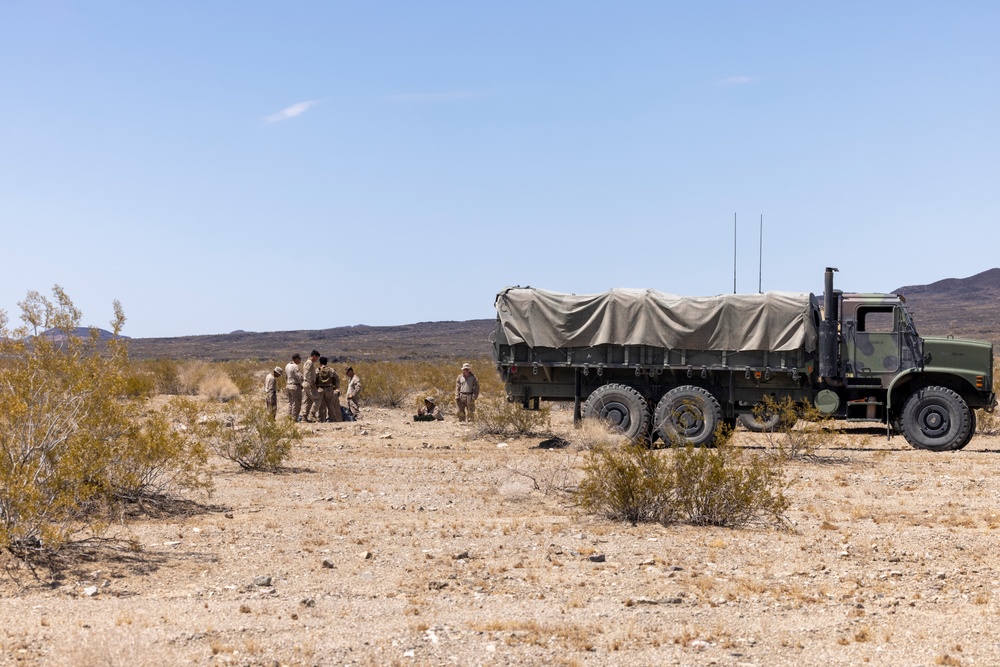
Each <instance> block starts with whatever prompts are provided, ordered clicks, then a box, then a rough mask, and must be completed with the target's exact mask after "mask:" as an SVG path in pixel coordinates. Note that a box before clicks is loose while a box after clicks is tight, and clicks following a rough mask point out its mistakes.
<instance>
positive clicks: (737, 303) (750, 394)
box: [492, 268, 996, 451]
mask: <svg viewBox="0 0 1000 667" xmlns="http://www.w3.org/2000/svg"><path fill="white" fill-rule="evenodd" d="M835 271H837V269H835V268H827V270H826V274H825V282H824V295H823V299H822V304H821V302H820V300H819V299H817V298H816V297H815V296H814V295H813V294H808V295H806V294H802V295H789V294H787V293H773V292H768V293H765V294H760V295H725V296H720V297H699V298H693V297H674V296H672V295H665V294H662V293H659V292H654V291H652V290H646V291H645V292H644V293H642V294H630V293H627V292H629V291H624V290H617V291H616V290H612V291H611V292H608V293H605V294H603V295H585V296H583V297H577V296H575V295H564V294H559V293H554V292H544V291H540V290H534V289H533V288H520V287H512V288H507V289H505V290H503V291H502V292H500V293H499V294H498V295H497V298H496V301H495V306H496V310H497V320H496V330H495V332H494V334H493V336H492V343H493V356H494V361H495V364H496V369H497V371H498V373H499V374H500V376H501V378H502V379H503V381H504V383H505V388H506V392H507V397H508V400H511V401H516V402H520V403H521V404H522V406H523V407H525V408H528V409H538V407H539V402H540V401H573V402H574V418H575V419H576V420H579V419H599V420H601V421H603V422H605V423H607V424H609V425H611V426H613V427H615V428H617V429H618V430H619V431H621V432H622V433H623V434H624V435H625V436H626V437H628V438H629V439H632V440H642V439H646V440H648V441H652V440H653V439H655V438H656V437H659V438H662V439H663V441H664V442H667V443H677V444H693V445H711V444H712V443H713V441H714V438H715V434H716V429H717V428H718V426H719V425H720V424H721V423H726V424H729V425H731V426H734V425H735V423H736V420H737V419H739V420H740V421H742V422H743V423H744V424H746V425H748V426H750V427H751V428H752V429H754V430H760V429H761V428H764V427H765V426H766V424H763V423H761V420H760V407H759V406H761V405H762V404H764V403H765V402H767V401H768V399H769V398H770V399H772V400H774V401H776V402H783V401H785V400H786V399H787V400H791V401H793V402H795V403H796V404H800V405H812V406H815V407H816V408H817V409H818V410H819V411H820V412H821V413H823V414H824V415H828V416H830V417H833V418H838V419H845V420H850V421H866V422H876V423H881V424H884V425H885V426H886V429H887V433H888V434H890V435H891V434H892V433H902V435H903V436H904V437H905V438H906V440H907V442H909V443H910V445H911V446H913V447H915V448H919V449H927V450H933V451H949V450H957V449H961V448H963V447H965V446H966V445H967V444H968V443H969V441H970V440H971V439H972V437H973V435H974V433H975V430H976V415H975V410H976V409H984V410H992V409H993V408H994V407H995V406H996V397H995V394H994V391H993V346H992V344H990V343H987V342H981V341H973V340H961V339H956V338H953V337H951V336H947V337H930V336H928V337H921V336H919V335H918V334H917V330H916V327H915V325H914V323H913V320H912V318H911V317H910V313H909V311H908V310H907V308H906V302H905V299H904V298H903V296H902V295H898V294H866V293H844V292H841V291H840V290H835V289H834V288H833V274H834V272H835ZM774 304H777V306H775V305H774ZM755 413H756V414H755Z"/></svg>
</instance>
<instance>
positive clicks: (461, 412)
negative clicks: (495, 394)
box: [455, 394, 476, 422]
mask: <svg viewBox="0 0 1000 667" xmlns="http://www.w3.org/2000/svg"><path fill="white" fill-rule="evenodd" d="M455 405H457V406H458V421H460V422H464V421H466V420H468V421H472V417H473V415H475V413H476V397H475V396H473V395H472V394H459V395H458V397H456V398H455ZM466 415H468V416H466Z"/></svg>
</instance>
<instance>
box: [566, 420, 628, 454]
mask: <svg viewBox="0 0 1000 667" xmlns="http://www.w3.org/2000/svg"><path fill="white" fill-rule="evenodd" d="M572 441H573V444H575V445H576V446H578V447H580V448H581V449H598V448H600V447H620V446H622V445H623V444H624V443H625V442H627V440H626V439H625V438H622V434H621V433H620V432H619V431H616V430H615V429H614V428H610V427H609V426H608V425H607V424H606V423H605V422H603V421H601V420H599V419H583V420H581V421H580V423H579V424H577V426H576V428H575V429H574V431H573V436H572Z"/></svg>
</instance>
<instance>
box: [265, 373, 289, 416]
mask: <svg viewBox="0 0 1000 667" xmlns="http://www.w3.org/2000/svg"><path fill="white" fill-rule="evenodd" d="M282 373H284V371H283V370H281V366H275V367H274V370H273V371H271V372H270V373H268V374H267V377H266V378H264V405H266V406H267V410H268V412H270V413H271V419H274V418H275V416H276V415H277V414H278V383H277V379H278V378H279V377H281V374H282Z"/></svg>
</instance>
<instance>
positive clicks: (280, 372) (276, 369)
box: [274, 366, 285, 375]
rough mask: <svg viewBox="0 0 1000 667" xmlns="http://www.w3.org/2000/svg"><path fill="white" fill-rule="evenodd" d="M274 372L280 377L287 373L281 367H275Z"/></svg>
mask: <svg viewBox="0 0 1000 667" xmlns="http://www.w3.org/2000/svg"><path fill="white" fill-rule="evenodd" d="M274 372H275V373H277V374H278V375H281V374H282V373H284V372H285V371H284V370H282V368H281V366H275V367H274Z"/></svg>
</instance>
